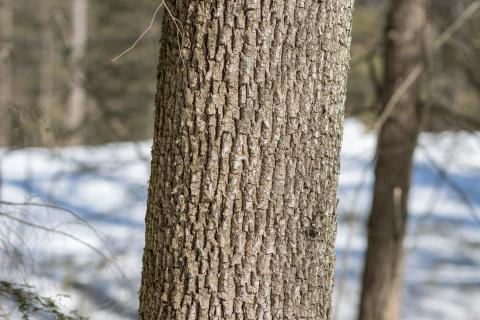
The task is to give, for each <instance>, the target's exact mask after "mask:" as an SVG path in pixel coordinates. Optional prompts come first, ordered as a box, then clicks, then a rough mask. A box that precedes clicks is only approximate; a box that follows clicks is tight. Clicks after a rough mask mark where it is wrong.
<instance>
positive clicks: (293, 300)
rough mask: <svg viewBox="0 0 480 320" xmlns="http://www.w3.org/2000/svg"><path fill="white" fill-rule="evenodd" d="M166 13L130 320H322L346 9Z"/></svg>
mask: <svg viewBox="0 0 480 320" xmlns="http://www.w3.org/2000/svg"><path fill="white" fill-rule="evenodd" d="M167 5H168V6H169V8H170V9H171V10H172V13H173V15H174V16H175V17H176V18H177V19H179V21H181V25H182V28H181V30H177V29H176V27H175V25H174V24H173V22H172V20H171V19H170V20H166V23H165V25H164V27H163V32H164V34H163V36H162V41H161V49H160V63H159V70H158V93H157V98H156V104H157V112H156V120H155V139H154V146H153V152H152V153H153V160H152V176H151V182H150V190H149V201H148V210H147V217H146V223H147V231H146V246H145V251H144V260H143V263H144V269H143V275H142V288H141V292H140V304H141V305H140V317H141V318H142V319H144V320H145V319H328V318H329V317H330V312H331V311H330V310H331V294H332V287H333V269H334V262H335V261H334V259H335V258H334V240H335V229H336V222H335V221H336V220H335V219H336V203H337V199H336V192H337V183H338V170H339V150H340V142H341V134H342V122H343V104H344V99H345V84H346V74H347V69H348V56H349V54H348V51H349V44H350V25H351V14H352V5H353V4H352V1H350V0H343V1H334V0H325V1H300V0H298V1H273V0H272V1H268V0H263V1H258V0H256V1H255V0H245V1H221V0H218V1H198V2H194V1H175V3H172V2H167ZM177 36H178V37H179V38H178V37H177ZM178 39H180V41H181V45H182V46H181V51H180V52H179V50H178V42H179V41H178Z"/></svg>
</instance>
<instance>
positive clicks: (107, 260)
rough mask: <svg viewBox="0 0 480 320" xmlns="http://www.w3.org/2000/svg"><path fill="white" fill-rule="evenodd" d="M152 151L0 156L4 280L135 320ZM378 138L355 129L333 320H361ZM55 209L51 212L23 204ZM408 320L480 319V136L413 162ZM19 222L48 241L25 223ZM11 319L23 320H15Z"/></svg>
mask: <svg viewBox="0 0 480 320" xmlns="http://www.w3.org/2000/svg"><path fill="white" fill-rule="evenodd" d="M150 145H151V142H150V141H147V142H141V143H118V144H108V145H104V146H98V147H69V148H62V149H51V150H48V149H33V148H32V149H21V150H10V151H6V150H0V161H1V162H0V169H1V171H0V172H1V189H0V192H1V193H0V199H1V200H2V201H4V202H10V203H11V204H5V203H2V204H1V205H0V213H2V212H3V213H8V214H9V216H14V217H17V221H14V220H12V219H10V218H8V217H7V216H1V215H0V240H1V241H0V242H1V243H0V249H1V250H0V279H2V280H10V281H16V282H20V283H28V284H30V285H32V286H34V287H35V288H37V289H38V291H39V292H40V293H41V294H42V295H47V296H53V297H55V296H56V295H57V294H58V293H65V294H67V295H68V296H69V297H59V298H58V299H59V302H60V304H61V305H62V306H64V307H65V308H66V309H72V308H75V309H78V310H79V311H80V313H81V314H83V315H86V316H89V317H90V319H136V308H137V291H138V287H139V280H140V273H141V258H142V251H143V244H144V216H145V202H146V196H147V181H148V178H149V165H150V163H149V158H150ZM374 148H375V137H374V135H373V134H372V133H371V132H367V131H366V130H365V129H364V127H363V126H362V124H361V123H360V122H358V121H356V120H353V119H347V121H346V124H345V135H344V142H343V151H342V170H341V177H340V194H339V199H340V202H339V224H338V237H337V255H338V258H337V274H336V284H335V285H336V289H335V297H334V301H335V311H336V312H335V319H338V320H350V319H355V314H356V309H357V304H358V295H359V288H360V282H359V279H360V276H361V271H362V263H363V253H364V250H365V246H366V239H365V227H364V225H365V220H366V217H367V214H368V208H369V204H370V199H371V186H372V178H373V175H372V164H373V162H372V159H373V152H374ZM25 203H30V204H32V203H34V204H45V203H48V204H54V205H56V206H58V207H61V208H63V209H67V210H68V211H66V210H60V209H56V208H53V207H50V208H46V207H42V206H32V205H28V206H23V205H16V204H25ZM409 213H410V219H409V222H408V223H409V224H408V226H409V227H408V236H407V241H406V249H407V250H406V267H405V286H404V292H403V293H404V294H403V296H404V300H403V311H402V312H403V316H402V318H403V319H412V320H413V319H415V320H419V319H435V320H438V319H456V320H470V319H471V320H474V319H479V318H480V304H479V303H478V301H480V216H478V215H479V214H480V133H476V134H472V133H463V132H458V133H454V132H447V133H441V134H423V135H422V136H421V139H420V146H419V148H418V149H417V152H416V155H415V169H414V173H413V188H412V190H411V201H410V203H409ZM19 219H20V220H22V221H23V220H25V221H30V222H31V224H32V223H33V224H35V225H37V226H42V227H44V228H48V229H49V230H50V231H45V230H40V229H38V228H34V227H32V225H30V226H28V225H25V224H22V223H19ZM12 319H15V318H12Z"/></svg>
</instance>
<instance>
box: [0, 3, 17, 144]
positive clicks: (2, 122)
mask: <svg viewBox="0 0 480 320" xmlns="http://www.w3.org/2000/svg"><path fill="white" fill-rule="evenodd" d="M12 5H13V0H0V147H7V146H9V145H10V143H11V140H12V136H13V132H12V131H13V129H14V126H13V122H14V106H13V105H12V104H13V101H12V99H13V70H12V61H11V52H12V45H13V8H12Z"/></svg>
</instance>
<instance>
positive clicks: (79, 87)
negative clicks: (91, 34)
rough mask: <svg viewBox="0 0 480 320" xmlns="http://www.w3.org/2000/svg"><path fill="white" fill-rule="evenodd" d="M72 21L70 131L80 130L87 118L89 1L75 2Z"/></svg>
mask: <svg viewBox="0 0 480 320" xmlns="http://www.w3.org/2000/svg"><path fill="white" fill-rule="evenodd" d="M72 21H73V33H72V44H71V45H72V52H71V64H72V90H71V93H70V101H69V113H68V118H67V121H68V123H67V126H68V129H78V128H79V126H80V125H81V124H82V122H83V120H84V118H85V115H86V103H87V95H86V93H85V88H84V81H85V73H84V70H83V65H84V58H85V53H86V49H87V39H88V0H73V6H72Z"/></svg>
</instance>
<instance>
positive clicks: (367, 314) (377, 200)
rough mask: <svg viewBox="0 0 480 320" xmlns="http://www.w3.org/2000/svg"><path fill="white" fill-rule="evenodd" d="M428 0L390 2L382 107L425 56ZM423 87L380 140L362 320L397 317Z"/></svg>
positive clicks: (408, 96) (401, 106)
mask: <svg viewBox="0 0 480 320" xmlns="http://www.w3.org/2000/svg"><path fill="white" fill-rule="evenodd" d="M426 26H427V0H392V4H391V8H390V13H389V17H388V25H387V28H386V50H385V82H384V84H385V85H384V94H385V96H384V105H386V104H387V103H388V101H389V100H390V98H391V96H392V94H393V93H394V92H395V91H396V90H397V89H398V87H399V86H400V84H401V83H402V82H403V81H404V80H405V78H406V77H407V76H408V75H409V74H410V73H411V72H412V70H413V69H414V68H415V66H416V65H417V64H418V63H421V62H423V58H424V57H425V45H424V36H425V30H426ZM419 94H420V85H419V83H418V82H417V83H415V84H413V85H412V86H411V87H410V89H409V90H408V91H407V92H406V93H405V94H404V95H403V96H402V98H401V99H400V101H399V102H398V103H397V105H396V106H395V109H394V111H393V112H392V113H391V115H390V117H389V118H388V119H387V121H386V122H385V123H384V124H383V126H382V128H381V130H380V134H379V137H378V144H377V163H376V168H375V185H374V194H373V203H372V211H371V214H370V219H369V223H368V249H367V254H366V260H365V267H364V273H363V288H362V296H361V305H360V314H359V319H362V320H373V319H375V320H381V319H386V320H394V319H398V317H399V309H400V297H401V283H402V272H401V270H402V264H403V239H404V236H405V228H406V218H407V203H408V192H409V187H410V175H411V171H412V161H413V153H414V151H415V146H416V144H417V137H418V133H419V126H420V113H421V111H420V110H419Z"/></svg>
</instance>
